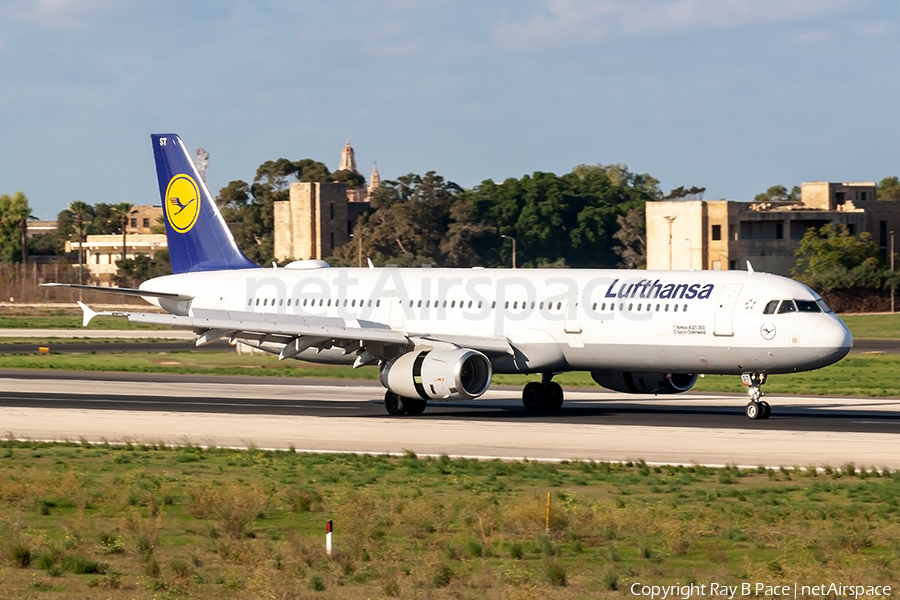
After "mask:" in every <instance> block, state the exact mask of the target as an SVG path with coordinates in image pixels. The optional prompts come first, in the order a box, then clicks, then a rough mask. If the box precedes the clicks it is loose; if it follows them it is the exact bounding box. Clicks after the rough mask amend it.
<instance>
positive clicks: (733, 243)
mask: <svg viewBox="0 0 900 600" xmlns="http://www.w3.org/2000/svg"><path fill="white" fill-rule="evenodd" d="M875 191H876V185H875V183H874V182H865V183H829V182H807V183H804V184H803V185H802V186H801V200H800V202H737V201H729V200H713V201H708V200H692V201H678V200H673V201H664V202H648V203H647V208H646V219H647V268H648V269H710V270H726V269H732V270H733V269H746V268H747V266H746V261H747V260H749V261H750V262H751V264H752V265H753V268H754V269H755V270H757V271H765V272H768V273H776V274H779V275H789V274H790V270H791V268H792V267H793V266H794V264H795V262H796V258H795V256H794V252H795V251H796V249H797V248H798V247H799V245H800V240H801V239H802V238H803V236H804V235H805V234H806V231H807V230H808V229H810V228H819V227H821V226H823V225H825V224H828V223H835V224H837V223H841V224H844V225H846V226H847V227H848V229H849V230H850V232H851V233H854V234H859V233H862V232H864V231H867V232H869V233H870V234H871V235H872V238H873V240H874V241H875V242H876V243H877V244H878V245H879V247H880V248H881V249H882V252H883V254H884V256H885V257H887V253H888V245H889V243H890V240H889V238H890V232H891V231H896V232H898V233H900V201H885V200H881V201H878V200H876V199H875Z"/></svg>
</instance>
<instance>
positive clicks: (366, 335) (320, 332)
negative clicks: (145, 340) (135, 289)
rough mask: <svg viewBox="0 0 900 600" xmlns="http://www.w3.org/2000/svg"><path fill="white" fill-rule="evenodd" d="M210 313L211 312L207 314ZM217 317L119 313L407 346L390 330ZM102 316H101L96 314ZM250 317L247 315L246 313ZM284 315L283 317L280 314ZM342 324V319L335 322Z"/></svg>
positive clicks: (156, 321) (163, 321)
mask: <svg viewBox="0 0 900 600" xmlns="http://www.w3.org/2000/svg"><path fill="white" fill-rule="evenodd" d="M209 312H210V313H212V312H213V311H209ZM215 312H216V314H217V316H216V317H212V316H206V317H198V316H181V315H167V314H158V313H118V314H121V315H123V316H127V317H128V320H129V321H130V322H132V323H149V324H152V325H171V326H172V327H179V328H183V329H200V330H206V329H219V330H225V331H233V332H235V334H238V335H239V334H241V333H248V334H267V335H276V336H287V337H291V338H294V337H299V336H311V337H316V338H323V339H342V340H365V341H367V342H379V343H383V344H404V345H405V344H407V343H408V341H409V340H408V339H407V337H406V335H405V334H403V333H401V332H399V331H394V330H392V329H376V328H367V327H344V326H337V325H336V324H335V325H311V324H309V323H301V322H298V321H296V320H293V319H281V320H278V321H261V320H258V319H253V320H250V319H244V318H241V319H234V318H228V317H226V316H225V315H224V314H223V313H222V312H221V311H215ZM98 314H103V313H98ZM245 314H249V313H245ZM282 316H286V315H282ZM336 320H337V321H339V322H342V319H336Z"/></svg>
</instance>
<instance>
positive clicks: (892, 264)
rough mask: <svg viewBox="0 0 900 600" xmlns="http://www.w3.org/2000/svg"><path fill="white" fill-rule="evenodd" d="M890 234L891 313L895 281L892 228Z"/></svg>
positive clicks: (892, 312)
mask: <svg viewBox="0 0 900 600" xmlns="http://www.w3.org/2000/svg"><path fill="white" fill-rule="evenodd" d="M890 234H891V314H894V287H895V285H896V282H895V281H894V232H893V230H892V231H891V232H890Z"/></svg>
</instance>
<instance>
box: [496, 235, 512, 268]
mask: <svg viewBox="0 0 900 600" xmlns="http://www.w3.org/2000/svg"><path fill="white" fill-rule="evenodd" d="M500 237H502V238H503V239H505V240H512V268H513V269H515V268H516V238H514V237H513V236H511V235H501V236H500Z"/></svg>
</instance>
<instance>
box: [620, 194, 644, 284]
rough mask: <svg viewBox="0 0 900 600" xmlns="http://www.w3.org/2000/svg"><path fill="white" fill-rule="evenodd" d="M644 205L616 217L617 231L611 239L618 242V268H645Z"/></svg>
mask: <svg viewBox="0 0 900 600" xmlns="http://www.w3.org/2000/svg"><path fill="white" fill-rule="evenodd" d="M645 206H646V205H643V204H642V205H641V206H636V207H634V208H632V209H631V210H629V211H628V212H627V213H625V214H624V215H618V216H617V217H616V222H617V223H618V225H619V229H618V231H616V232H615V233H614V234H613V237H614V238H615V239H616V240H617V241H618V242H619V244H618V245H617V246H616V254H618V255H619V256H620V257H621V258H622V260H621V261H620V262H619V266H620V267H622V268H625V269H644V268H646V266H647V219H646V216H645V215H646V209H645Z"/></svg>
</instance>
